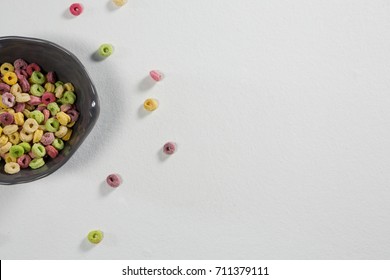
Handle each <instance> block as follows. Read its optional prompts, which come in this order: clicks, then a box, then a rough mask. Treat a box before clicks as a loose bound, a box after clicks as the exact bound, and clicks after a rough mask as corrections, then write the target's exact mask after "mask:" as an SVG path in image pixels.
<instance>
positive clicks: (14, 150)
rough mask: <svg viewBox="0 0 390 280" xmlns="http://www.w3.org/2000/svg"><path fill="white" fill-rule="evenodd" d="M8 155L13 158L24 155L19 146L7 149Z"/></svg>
mask: <svg viewBox="0 0 390 280" xmlns="http://www.w3.org/2000/svg"><path fill="white" fill-rule="evenodd" d="M9 154H10V156H11V157H14V158H18V157H21V156H22V155H23V154H24V149H23V147H22V146H20V145H13V146H12V147H11V148H10V149H9Z"/></svg>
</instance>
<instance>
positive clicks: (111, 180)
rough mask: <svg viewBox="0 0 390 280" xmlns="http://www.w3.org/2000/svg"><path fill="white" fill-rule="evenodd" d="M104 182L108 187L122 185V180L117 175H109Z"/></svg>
mask: <svg viewBox="0 0 390 280" xmlns="http://www.w3.org/2000/svg"><path fill="white" fill-rule="evenodd" d="M106 182H107V184H108V185H109V186H110V187H113V188H116V187H119V185H120V184H121V183H122V179H121V177H120V176H119V175H118V174H110V175H108V176H107V178H106Z"/></svg>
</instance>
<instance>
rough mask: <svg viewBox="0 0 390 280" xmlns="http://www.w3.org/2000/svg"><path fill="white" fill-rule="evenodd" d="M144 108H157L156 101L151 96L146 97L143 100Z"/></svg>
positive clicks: (148, 109)
mask: <svg viewBox="0 0 390 280" xmlns="http://www.w3.org/2000/svg"><path fill="white" fill-rule="evenodd" d="M144 108H145V110H147V111H154V110H156V109H157V108H158V101H157V100H156V99H153V98H149V99H146V100H145V102H144Z"/></svg>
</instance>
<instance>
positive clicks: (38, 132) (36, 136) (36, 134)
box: [32, 129, 43, 143]
mask: <svg viewBox="0 0 390 280" xmlns="http://www.w3.org/2000/svg"><path fill="white" fill-rule="evenodd" d="M42 136H43V130H42V129H37V130H35V132H34V136H33V140H32V141H33V143H38V142H39V141H41V138H42Z"/></svg>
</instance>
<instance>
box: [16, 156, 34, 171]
mask: <svg viewBox="0 0 390 280" xmlns="http://www.w3.org/2000/svg"><path fill="white" fill-rule="evenodd" d="M30 162H31V158H30V156H29V155H22V156H21V157H19V158H18V164H19V165H20V168H27V167H28V165H29V164H30Z"/></svg>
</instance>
